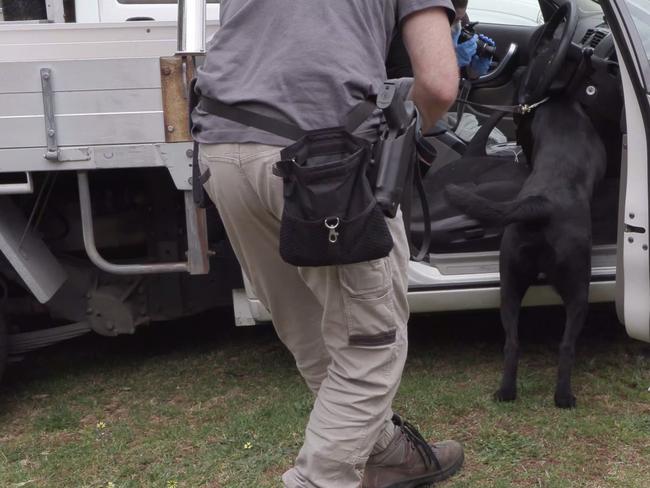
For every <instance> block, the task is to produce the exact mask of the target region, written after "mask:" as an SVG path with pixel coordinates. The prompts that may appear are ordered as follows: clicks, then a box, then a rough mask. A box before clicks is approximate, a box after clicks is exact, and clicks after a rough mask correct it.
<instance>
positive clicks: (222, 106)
mask: <svg viewBox="0 0 650 488" xmlns="http://www.w3.org/2000/svg"><path fill="white" fill-rule="evenodd" d="M199 108H200V109H202V110H204V111H206V112H208V113H209V114H212V115H216V116H217V117H222V118H224V119H228V120H231V121H233V122H238V123H240V124H243V125H247V126H249V127H254V128H256V129H260V130H263V131H265V132H270V133H271V134H275V135H277V136H280V137H285V138H287V139H291V140H292V141H297V140H298V139H300V138H301V137H304V135H305V134H306V131H304V130H302V129H301V128H300V127H298V126H296V125H293V124H289V123H287V122H283V121H281V120H278V119H274V118H273V117H268V116H266V115H261V114H258V113H255V112H250V111H248V110H244V109H242V108H239V107H234V106H232V105H228V104H226V103H223V102H220V101H219V100H215V99H214V98H210V97H206V96H205V95H201V101H200V103H199Z"/></svg>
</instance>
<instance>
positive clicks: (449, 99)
mask: <svg viewBox="0 0 650 488" xmlns="http://www.w3.org/2000/svg"><path fill="white" fill-rule="evenodd" d="M402 33H403V36H404V44H405V45H406V50H407V51H408V53H409V57H410V58H411V63H412V65H413V77H414V82H413V89H412V91H411V97H412V98H413V101H414V102H415V105H416V106H417V107H418V110H419V111H420V114H421V115H422V119H423V121H422V122H423V123H422V130H423V131H426V130H427V129H428V128H430V127H432V126H433V125H434V124H435V123H436V122H437V121H438V120H439V119H440V118H441V117H442V116H443V115H444V114H445V113H446V112H447V111H448V110H449V107H451V105H452V104H453V103H454V101H455V100H456V97H457V95H458V82H459V71H458V65H457V61H456V53H455V51H454V48H453V46H452V42H451V31H450V28H449V17H448V15H447V11H446V10H445V9H443V8H438V7H432V8H429V9H426V10H421V11H419V12H415V13H413V14H412V15H410V16H408V17H407V18H406V19H405V20H404V24H403V26H402Z"/></svg>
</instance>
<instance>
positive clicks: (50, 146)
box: [41, 68, 59, 161]
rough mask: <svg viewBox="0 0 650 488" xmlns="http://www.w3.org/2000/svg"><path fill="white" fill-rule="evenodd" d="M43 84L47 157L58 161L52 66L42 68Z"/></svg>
mask: <svg viewBox="0 0 650 488" xmlns="http://www.w3.org/2000/svg"><path fill="white" fill-rule="evenodd" d="M41 86H42V87H43V115H44V117H45V140H46V141H47V150H46V152H45V159H48V160H50V161H58V160H59V146H58V143H57V141H56V121H55V119H54V93H53V90H52V70H51V69H50V68H41Z"/></svg>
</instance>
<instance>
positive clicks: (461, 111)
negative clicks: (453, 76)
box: [451, 80, 472, 132]
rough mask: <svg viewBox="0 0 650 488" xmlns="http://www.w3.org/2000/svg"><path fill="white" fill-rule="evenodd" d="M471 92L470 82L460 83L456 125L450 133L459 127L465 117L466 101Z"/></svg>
mask: <svg viewBox="0 0 650 488" xmlns="http://www.w3.org/2000/svg"><path fill="white" fill-rule="evenodd" d="M471 91H472V82H471V81H469V80H463V81H462V87H461V89H460V96H459V97H458V100H459V101H458V106H457V108H456V123H455V124H454V126H453V127H452V128H451V131H452V132H456V131H457V130H458V127H459V126H460V121H461V119H462V118H463V115H465V110H466V109H467V100H468V99H469V94H470V92H471Z"/></svg>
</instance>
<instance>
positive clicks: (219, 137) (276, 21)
mask: <svg viewBox="0 0 650 488" xmlns="http://www.w3.org/2000/svg"><path fill="white" fill-rule="evenodd" d="M453 15H454V13H453V9H452V5H451V2H450V1H449V0H358V1H354V2H349V1H342V2H331V1H323V0H301V1H299V2H296V1H295V0H273V1H272V2H270V1H267V0H222V2H221V26H220V29H219V31H218V32H217V34H216V35H215V37H214V38H213V40H212V42H211V45H210V47H209V50H208V53H207V56H206V60H205V63H204V66H203V68H202V69H201V70H200V71H199V75H198V85H197V86H198V88H199V90H200V91H201V92H202V93H203V94H204V95H207V96H210V97H212V98H216V99H218V100H220V101H221V102H224V103H226V104H230V105H233V106H236V107H240V108H244V109H248V110H250V111H253V112H256V113H258V114H263V115H267V116H270V117H273V118H276V119H281V120H284V121H287V122H291V123H292V124H295V125H298V126H299V127H301V128H303V129H308V130H311V129H321V128H326V127H333V126H340V125H342V123H343V121H344V119H345V116H346V114H347V113H348V112H349V111H350V110H351V109H352V108H353V107H354V106H356V105H357V104H358V103H359V102H360V101H362V100H364V99H366V98H367V97H368V96H371V95H376V94H377V93H378V91H379V90H380V89H381V88H382V86H383V81H384V79H385V78H386V72H385V66H384V60H385V57H386V53H387V50H388V45H389V42H390V39H391V37H392V31H393V29H394V28H395V29H399V28H401V29H402V32H403V35H404V40H405V43H406V47H407V49H408V52H409V53H410V55H411V58H412V59H413V68H414V72H415V82H414V86H413V89H412V97H413V100H414V101H415V103H416V104H417V106H418V107H419V109H420V113H421V115H422V118H423V123H424V125H425V126H427V127H428V126H430V125H432V124H433V123H435V122H436V120H438V119H439V118H440V117H441V116H442V115H443V114H444V113H445V112H446V111H447V109H448V108H449V106H450V105H451V103H452V102H453V100H454V98H455V97H456V90H457V86H458V68H457V66H456V63H455V56H454V52H453V48H452V45H451V34H450V27H449V25H450V21H451V20H452V19H453ZM193 121H194V124H195V126H194V133H195V137H196V139H197V140H198V141H199V142H200V143H201V148H200V159H201V166H202V167H203V169H204V170H205V169H208V168H209V170H210V173H211V177H210V179H209V181H208V182H207V183H206V185H205V186H206V190H207V191H208V194H209V195H210V198H211V199H212V200H213V201H214V203H215V204H216V206H217V208H218V210H219V214H220V216H221V218H222V220H223V222H224V225H225V228H226V230H227V233H228V236H229V239H230V242H231V243H232V246H233V248H234V250H235V253H236V254H237V257H238V259H239V262H240V264H241V266H242V268H243V270H244V272H245V273H246V275H247V277H248V278H249V279H250V281H251V284H252V286H253V288H254V290H255V292H256V294H257V296H258V297H259V298H260V300H261V301H262V303H264V305H265V306H266V307H267V308H268V309H269V311H270V312H271V315H272V317H273V323H274V326H275V328H276V330H277V333H278V336H279V337H280V339H281V340H282V341H283V343H284V344H285V345H286V346H287V347H288V349H289V350H290V351H291V353H292V354H293V356H294V358H295V360H296V364H297V366H298V369H299V370H300V373H301V374H302V376H303V377H304V379H305V381H306V383H307V385H308V386H309V388H310V389H311V390H312V392H313V393H314V394H315V395H316V400H315V404H314V407H313V410H312V412H311V415H310V418H309V423H308V425H307V429H306V432H305V442H304V445H303V446H302V448H301V450H300V452H299V454H298V457H297V459H296V461H295V465H294V467H293V468H292V469H290V470H288V471H287V472H286V473H284V475H283V477H282V478H283V482H284V486H285V487H287V488H298V487H305V488H316V487H319V488H322V487H326V488H358V487H360V486H363V487H364V488H380V487H381V488H385V487H390V486H401V487H411V486H419V485H421V484H423V483H427V482H431V481H434V480H438V479H444V478H446V477H448V476H450V475H451V474H453V473H454V472H455V471H457V470H458V469H459V468H460V466H461V464H462V461H463V451H462V447H461V446H460V445H459V444H458V443H456V442H453V441H447V442H442V443H438V444H433V445H431V446H429V445H428V444H427V443H426V442H425V441H424V440H423V439H422V438H421V436H419V434H418V433H417V431H416V430H415V429H414V428H413V427H412V426H411V425H410V424H408V423H404V422H403V421H402V420H401V419H399V418H398V417H393V412H392V410H391V403H392V400H393V397H394V396H395V393H396V391H397V388H398V386H399V382H400V378H401V374H402V369H403V366H404V362H405V359H406V352H407V330H406V323H407V319H408V304H407V301H406V291H407V275H406V271H407V266H408V261H409V249H408V245H407V240H406V234H405V229H404V225H403V222H402V220H401V218H400V217H399V216H398V217H396V218H395V219H392V220H388V221H387V223H388V226H389V228H390V231H391V234H392V238H393V240H394V242H395V245H394V248H393V250H392V251H391V253H390V255H389V256H388V257H386V258H384V259H380V260H376V261H371V262H364V263H358V264H352V265H345V266H330V267H319V268H296V267H293V266H290V265H288V264H287V263H285V262H284V261H282V259H281V258H280V255H279V252H278V240H279V232H280V218H281V215H282V209H283V193H282V192H283V187H282V180H281V179H280V178H278V177H276V176H274V175H273V174H272V165H273V164H274V163H275V162H277V161H278V160H279V153H280V150H281V148H282V147H283V146H287V145H288V144H290V143H291V142H292V141H290V140H287V139H283V138H282V137H279V136H276V135H273V134H270V133H267V132H263V131H260V130H257V129H253V128H250V127H245V126H242V125H240V124H237V123H235V122H230V121H227V120H225V119H221V118H218V117H215V116H212V115H209V114H207V113H205V112H201V111H200V110H197V111H196V112H195V113H194V116H193ZM374 123H376V121H374ZM359 134H362V135H365V136H367V137H374V138H376V128H374V127H373V126H372V125H370V124H366V125H365V126H362V127H361V129H360V132H359ZM287 396H290V393H289V392H288V395H287ZM362 483H363V484H362ZM398 483H399V485H397V484H398Z"/></svg>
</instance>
